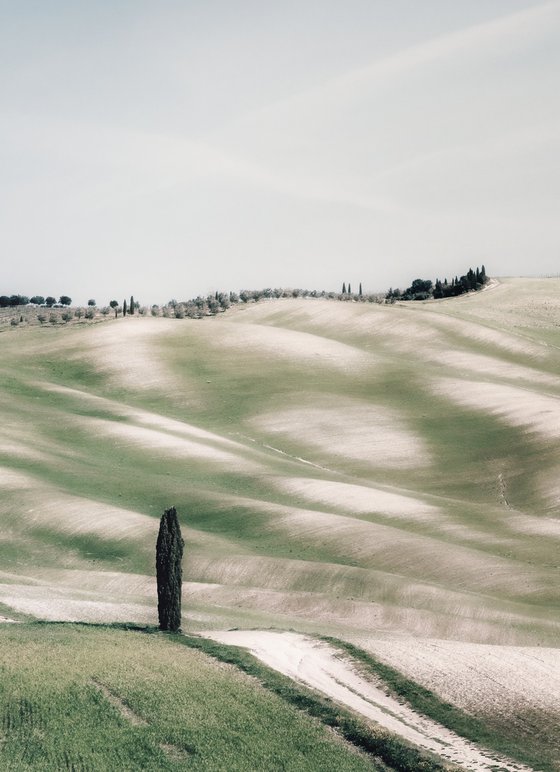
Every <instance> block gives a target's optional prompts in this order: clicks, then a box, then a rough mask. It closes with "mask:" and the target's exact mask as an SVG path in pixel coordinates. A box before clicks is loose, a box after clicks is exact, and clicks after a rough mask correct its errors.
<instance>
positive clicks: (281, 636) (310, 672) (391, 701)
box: [206, 630, 529, 772]
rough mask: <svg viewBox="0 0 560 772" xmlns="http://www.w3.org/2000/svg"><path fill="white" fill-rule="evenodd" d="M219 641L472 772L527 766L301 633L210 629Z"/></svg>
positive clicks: (511, 769) (329, 647)
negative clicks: (415, 705) (432, 715)
mask: <svg viewBox="0 0 560 772" xmlns="http://www.w3.org/2000/svg"><path fill="white" fill-rule="evenodd" d="M206 636H207V637H210V638H213V639H214V640H216V641H219V642H221V643H227V644H230V645H233V646H242V647H244V648H247V649H249V651H250V652H251V653H252V654H254V655H255V656H256V657H258V658H259V659H260V660H261V661H262V662H264V663H265V664H266V665H268V666H269V667H272V668H274V669H275V670H278V671H279V672H281V673H283V674H284V675H286V676H289V677H290V678H293V679H294V680H296V681H299V682H301V683H303V684H305V685H306V686H310V687H311V688H313V689H316V690H317V691H319V692H321V693H322V694H325V695H327V696H328V697H330V698H331V699H333V700H335V701H336V702H338V703H340V704H342V705H345V706H346V707H348V708H351V709H352V710H353V711H355V712H356V713H359V714H360V715H362V716H364V717H365V718H367V719H369V720H371V721H374V722H375V723H376V724H379V725H380V726H382V727H384V728H385V729H387V730H389V731H390V732H393V733H395V734H397V735H399V736H400V737H403V738H404V739H406V740H408V741H409V742H411V743H413V744H414V745H417V746H418V747H420V748H424V749H425V750H428V751H431V752H432V753H436V754H437V755H438V756H440V757H441V758H443V759H445V760H446V761H448V762H452V763H455V764H459V765H461V767H462V768H463V769H468V770H487V771H488V772H490V770H495V769H496V768H497V767H498V766H499V767H500V768H501V769H503V770H508V771H510V772H514V771H516V772H517V771H519V772H520V771H521V770H528V769H529V768H528V767H525V766H523V765H522V764H519V763H517V762H513V761H510V760H508V759H505V758H501V757H499V756H498V755H497V754H495V753H493V752H487V751H484V750H483V749H481V748H478V747H476V746H475V745H474V744H473V743H469V742H468V741H466V740H465V739H463V738H462V737H459V736H458V735H456V734H455V733H454V732H451V731H449V730H448V729H446V728H445V727H443V726H441V725H440V724H437V723H436V722H435V721H432V720H431V719H428V718H426V717H425V716H422V715H420V714H419V713H416V712H415V711H414V710H412V709H411V708H409V707H408V706H407V705H404V704H401V703H400V702H398V701H397V700H396V699H395V698H393V697H391V696H389V695H388V694H387V693H386V692H385V691H384V689H383V688H382V683H381V682H380V681H377V682H376V681H375V680H374V679H373V678H370V677H368V678H367V679H366V678H365V677H364V676H363V675H360V674H359V673H358V672H357V670H356V668H355V667H354V666H353V665H352V663H351V661H350V660H349V659H348V658H347V657H343V656H342V655H341V654H340V653H338V652H337V651H336V650H335V649H333V648H332V647H331V646H329V645H328V644H327V643H324V642H322V641H317V640H313V639H312V638H308V637H306V636H303V635H298V634H295V633H285V632H269V631H260V630H232V631H223V632H222V631H220V632H210V633H206Z"/></svg>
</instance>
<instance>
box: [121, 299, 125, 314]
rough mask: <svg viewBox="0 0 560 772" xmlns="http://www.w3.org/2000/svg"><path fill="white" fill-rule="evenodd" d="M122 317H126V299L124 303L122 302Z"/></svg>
mask: <svg viewBox="0 0 560 772" xmlns="http://www.w3.org/2000/svg"><path fill="white" fill-rule="evenodd" d="M122 315H123V316H126V298H125V299H124V301H123V306H122Z"/></svg>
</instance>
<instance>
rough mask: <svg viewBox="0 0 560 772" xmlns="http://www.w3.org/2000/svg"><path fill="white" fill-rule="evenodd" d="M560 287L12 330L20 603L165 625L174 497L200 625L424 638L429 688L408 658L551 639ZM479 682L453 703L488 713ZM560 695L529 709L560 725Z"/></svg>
mask: <svg viewBox="0 0 560 772" xmlns="http://www.w3.org/2000/svg"><path fill="white" fill-rule="evenodd" d="M559 299H560V282H559V281H558V280H508V281H504V282H502V283H501V284H499V285H498V286H497V287H496V288H494V289H490V290H487V291H484V292H481V293H477V294H476V295H469V296H464V297H461V298H458V299H453V300H444V301H437V302H432V303H426V304H423V303H415V304H402V305H399V304H395V305H394V306H377V305H369V304H367V305H361V304H356V303H336V302H329V301H322V300H315V299H307V300H304V299H297V300H279V301H272V302H262V303H259V304H257V305H248V306H246V307H242V308H241V307H240V308H236V309H234V310H232V311H231V312H228V314H226V315H223V316H220V317H217V318H209V319H205V320H201V321H193V320H171V319H151V318H126V319H118V320H112V321H107V322H106V323H103V324H97V325H92V326H88V325H83V326H82V325H81V326H73V327H71V328H65V329H56V328H50V327H46V328H31V327H30V328H27V329H7V330H5V331H4V332H2V333H1V334H0V349H1V352H2V363H3V367H2V373H1V375H0V419H1V422H0V426H1V429H0V487H1V490H2V496H1V498H0V523H1V528H0V531H1V533H2V540H1V541H0V566H1V572H0V582H1V584H0V604H1V605H0V614H4V615H5V616H7V617H11V618H25V616H26V615H31V616H37V617H40V618H47V619H81V620H90V621H102V620H105V621H118V620H135V621H139V622H150V623H153V622H154V621H155V588H154V583H153V579H152V576H153V572H154V545H155V536H156V532H157V523H158V519H159V516H160V514H161V512H162V511H163V509H164V508H165V507H168V506H170V505H175V506H177V508H178V511H179V513H180V516H181V519H182V524H183V529H184V535H185V539H186V542H187V546H186V560H185V578H186V581H187V585H186V587H185V591H186V598H185V619H184V627H185V628H186V629H190V630H203V629H208V628H216V627H224V626H237V627H252V626H277V627H282V628H294V629H297V630H302V631H310V632H320V633H324V634H329V635H336V636H338V637H341V638H344V639H346V640H354V641H358V642H360V645H362V646H364V647H365V648H370V649H371V650H373V651H377V652H378V653H381V655H382V656H386V657H387V658H388V659H390V656H391V655H390V652H391V651H396V650H397V648H396V647H398V646H400V644H401V643H402V646H401V648H399V651H403V652H404V653H402V655H401V656H400V660H399V663H400V665H401V666H402V668H403V669H405V670H406V669H408V671H409V673H410V674H412V675H414V676H415V677H417V678H418V679H419V680H424V681H426V682H429V685H430V686H434V683H433V682H431V681H430V677H429V675H426V673H425V672H424V671H422V669H421V668H420V667H419V666H418V662H417V660H416V659H414V658H413V656H412V654H410V655H409V657H408V659H407V652H410V651H414V652H419V651H422V652H423V655H422V656H424V657H425V658H427V659H428V660H429V659H430V657H432V659H433V661H431V664H430V667H431V672H432V673H433V672H435V670H436V669H437V666H438V663H439V661H440V660H441V662H447V659H446V657H447V654H442V652H441V650H438V652H439V653H438V655H437V656H436V655H433V656H432V654H430V653H428V652H431V651H433V649H431V648H430V646H432V644H431V643H430V642H433V641H436V640H437V641H438V642H442V643H441V644H438V645H441V646H443V647H444V648H445V647H447V648H445V652H450V651H451V650H452V649H453V647H454V646H466V647H467V649H466V651H468V656H469V657H471V659H470V660H469V661H472V662H477V661H479V660H480V661H482V659H484V656H485V655H484V652H485V649H484V647H485V646H488V645H492V646H496V647H500V649H499V650H500V652H501V653H502V655H503V656H504V657H507V656H509V654H508V652H509V653H510V654H511V652H512V651H513V652H515V651H518V650H519V647H523V646H532V647H540V648H541V649H542V648H543V647H549V648H548V650H547V651H548V652H551V651H553V649H552V648H551V647H554V646H555V645H557V641H558V632H559V628H560V612H559V610H558V609H559V605H558V581H557V579H558V541H559V538H560V521H559V518H558V513H559V506H560V503H559V502H560V487H559V484H558V479H560V475H559V463H558V450H557V449H558V443H559V440H560V420H559V418H558V416H559V415H560V411H559V410H558V407H559V405H560V401H559V400H560V380H559V379H558V373H559V370H560V352H559V345H560V326H559V324H560V300H559ZM408 641H415V642H419V643H418V646H415V645H409V644H407V642H408ZM423 642H425V645H424V643H423ZM422 646H424V648H423V649H422ZM469 647H470V648H469ZM477 647H478V648H477ZM516 647H517V648H516ZM511 656H513V654H512V655H511ZM546 657H549V654H546V655H545V659H546ZM449 658H451V655H449ZM477 658H478V659H477ZM552 660H553V658H552V659H550V658H548V659H546V663H549V661H552ZM399 663H397V664H399ZM392 664H395V663H394V662H393V663H392ZM443 667H444V666H443V665H442V668H443ZM543 667H544V672H546V679H545V680H548V681H549V682H550V679H551V678H553V677H554V678H559V679H560V674H558V672H557V670H555V671H554V673H552V671H551V670H550V666H549V665H548V664H546V665H544V666H543ZM449 668H452V666H451V665H449ZM438 672H440V671H438ZM441 672H442V675H441V683H439V684H436V686H437V687H438V688H440V689H443V688H444V686H442V684H444V683H448V681H447V682H445V678H446V676H445V673H446V672H448V671H445V669H443V670H441ZM491 677H492V676H491V675H489V676H488V678H489V679H491ZM448 680H449V679H448ZM531 680H532V682H534V681H535V680H538V679H531ZM508 688H509V687H508ZM465 689H466V691H465ZM468 690H469V687H468V685H467V686H466V687H465V685H464V684H462V685H461V686H457V688H456V689H455V692H454V693H453V694H451V695H449V694H446V695H445V697H446V699H450V700H455V701H457V702H459V703H460V702H461V700H463V701H464V700H467V702H468V700H469V699H470V702H469V703H468V705H466V707H468V709H469V710H475V711H479V712H480V711H481V710H482V707H481V705H480V703H477V701H476V699H475V697H474V692H473V691H472V689H471V691H470V692H469V691H468ZM541 692H542V693H541ZM543 693H544V692H543V690H541V691H539V692H538V695H536V696H535V695H532V696H531V700H532V701H528V700H529V698H528V697H527V698H526V699H525V702H523V699H524V698H523V696H521V698H520V699H521V704H520V707H519V710H518V714H519V713H524V715H526V716H529V714H530V715H531V717H532V718H531V721H533V720H534V716H535V715H537V716H538V715H541V713H543V714H544V713H546V714H547V715H550V711H552V710H558V714H559V715H560V706H556V707H555V706H554V705H552V702H551V700H552V698H551V699H550V700H548V702H547V701H546V700H545V698H544V697H543ZM469 695H470V697H469ZM543 700H544V701H543ZM473 705H474V707H473ZM490 709H492V706H490ZM539 711H540V712H539ZM523 727H525V730H526V731H527V733H528V735H529V734H530V721H529V720H527V722H525V723H523V720H521V723H520V724H519V727H517V728H516V731H524V730H523Z"/></svg>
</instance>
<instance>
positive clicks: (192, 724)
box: [0, 623, 449, 772]
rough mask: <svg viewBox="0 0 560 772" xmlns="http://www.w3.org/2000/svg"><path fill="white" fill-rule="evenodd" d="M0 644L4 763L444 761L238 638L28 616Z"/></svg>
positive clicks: (405, 771) (403, 767)
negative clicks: (271, 663) (226, 641)
mask: <svg viewBox="0 0 560 772" xmlns="http://www.w3.org/2000/svg"><path fill="white" fill-rule="evenodd" d="M146 632H147V633H152V634H151V635H142V634H141V633H146ZM0 652H1V655H2V656H1V662H2V664H1V665H0V676H1V680H0V716H1V717H2V719H1V727H2V729H1V734H0V768H2V769H10V770H18V771H19V770H22V771H23V770H59V769H71V770H84V771H85V770H95V772H97V770H114V769H127V770H135V769H142V770H181V769H196V770H228V771H229V770H256V769H258V770H279V769H282V770H298V772H299V770H310V771H311V770H324V769H337V770H341V772H345V771H346V770H348V771H349V772H354V771H356V772H357V770H378V772H382V771H383V770H385V771H387V770H391V769H392V770H399V771H400V772H443V770H445V769H449V766H447V765H443V764H440V763H439V762H438V761H437V760H436V759H435V758H432V757H430V756H429V755H427V754H425V753H422V752H420V751H418V750H416V749H415V748H413V747H412V746H409V745H408V744H406V743H405V742H403V741H401V740H399V738H397V737H396V736H393V735H390V734H389V733H387V732H384V731H382V730H377V729H375V728H374V727H372V726H371V725H368V724H366V723H365V722H362V721H360V720H359V719H357V718H355V717H354V716H353V715H352V714H351V713H350V712H348V711H346V710H344V709H342V708H339V707H338V706H337V705H336V704H335V703H333V702H332V701H330V700H328V699H324V698H321V697H320V696H318V695H316V694H315V693H314V692H312V691H311V690H309V689H306V688H305V687H302V686H300V685H298V684H296V683H294V682H293V681H291V680H290V679H289V678H286V677H285V676H282V675H280V674H279V673H276V672H275V671H274V670H272V669H270V668H268V667H266V666H265V665H263V664H262V663H260V662H259V661H258V660H257V659H255V658H254V657H253V656H252V655H251V654H249V653H248V652H246V651H245V650H243V649H240V648H237V647H234V646H226V645H223V644H218V643H215V642H214V641H209V640H206V639H203V638H198V637H194V636H182V635H162V634H159V633H158V631H157V629H156V628H140V627H132V626H127V625H113V626H97V625H84V624H68V623H28V624H21V625H17V626H15V625H14V626H6V627H1V628H0ZM216 660H219V663H217V662H216ZM241 671H243V672H241ZM251 676H253V677H251ZM329 729H330V730H331V731H329ZM332 730H335V731H334V732H333V731H332ZM343 738H344V739H343ZM344 740H346V741H347V742H345V741H344Z"/></svg>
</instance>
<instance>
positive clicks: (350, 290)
mask: <svg viewBox="0 0 560 772" xmlns="http://www.w3.org/2000/svg"><path fill="white" fill-rule="evenodd" d="M348 294H349V295H351V294H352V287H351V286H350V282H348Z"/></svg>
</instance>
